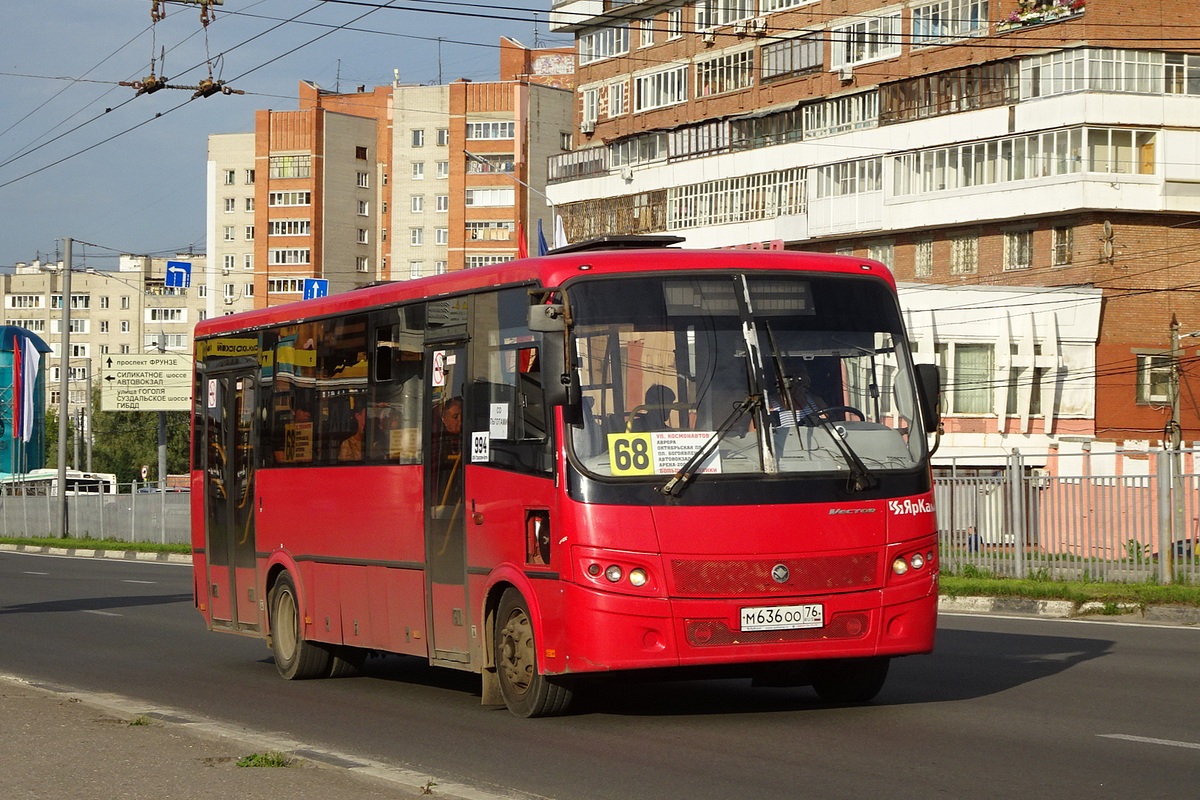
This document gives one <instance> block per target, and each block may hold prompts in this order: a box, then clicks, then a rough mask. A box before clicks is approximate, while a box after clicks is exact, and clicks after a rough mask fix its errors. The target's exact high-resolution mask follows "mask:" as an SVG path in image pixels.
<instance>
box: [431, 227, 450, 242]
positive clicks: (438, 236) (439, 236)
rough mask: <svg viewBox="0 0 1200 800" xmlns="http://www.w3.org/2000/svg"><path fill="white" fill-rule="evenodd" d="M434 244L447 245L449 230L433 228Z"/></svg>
mask: <svg viewBox="0 0 1200 800" xmlns="http://www.w3.org/2000/svg"><path fill="white" fill-rule="evenodd" d="M433 241H434V244H438V245H448V244H450V229H449V228H434V229H433Z"/></svg>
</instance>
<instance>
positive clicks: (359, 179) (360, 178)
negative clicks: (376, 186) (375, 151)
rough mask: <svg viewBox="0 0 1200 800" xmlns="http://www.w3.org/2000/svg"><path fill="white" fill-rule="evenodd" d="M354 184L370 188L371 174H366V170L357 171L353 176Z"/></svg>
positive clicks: (361, 187)
mask: <svg viewBox="0 0 1200 800" xmlns="http://www.w3.org/2000/svg"><path fill="white" fill-rule="evenodd" d="M354 185H355V186H357V187H358V188H360V189H370V188H371V176H370V175H369V174H367V173H366V172H360V173H358V175H357V176H356V177H355V180H354Z"/></svg>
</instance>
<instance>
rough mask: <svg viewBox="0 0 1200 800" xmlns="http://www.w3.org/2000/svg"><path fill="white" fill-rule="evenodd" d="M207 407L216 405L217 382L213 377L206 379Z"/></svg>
mask: <svg viewBox="0 0 1200 800" xmlns="http://www.w3.org/2000/svg"><path fill="white" fill-rule="evenodd" d="M208 407H209V408H216V407H217V382H216V380H215V379H213V378H209V379H208Z"/></svg>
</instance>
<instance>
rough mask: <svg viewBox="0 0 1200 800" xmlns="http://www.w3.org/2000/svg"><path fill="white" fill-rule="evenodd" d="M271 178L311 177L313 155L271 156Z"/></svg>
mask: <svg viewBox="0 0 1200 800" xmlns="http://www.w3.org/2000/svg"><path fill="white" fill-rule="evenodd" d="M269 163H270V168H271V172H270V177H271V178H311V177H312V156H311V155H291V156H271V157H270V161H269Z"/></svg>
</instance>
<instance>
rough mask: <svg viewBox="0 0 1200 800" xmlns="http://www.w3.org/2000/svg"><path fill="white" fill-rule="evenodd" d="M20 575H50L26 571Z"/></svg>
mask: <svg viewBox="0 0 1200 800" xmlns="http://www.w3.org/2000/svg"><path fill="white" fill-rule="evenodd" d="M21 574H22V575H49V574H50V573H49V572H29V571H28V570H26V571H25V572H23V573H21Z"/></svg>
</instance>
